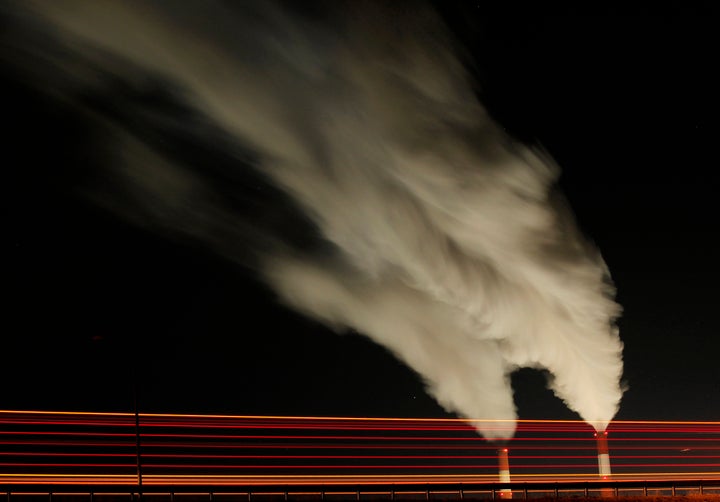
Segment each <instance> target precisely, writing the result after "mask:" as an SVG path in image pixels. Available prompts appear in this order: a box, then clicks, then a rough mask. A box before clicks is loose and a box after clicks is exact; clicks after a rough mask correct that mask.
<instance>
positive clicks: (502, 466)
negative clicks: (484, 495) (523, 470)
mask: <svg viewBox="0 0 720 502" xmlns="http://www.w3.org/2000/svg"><path fill="white" fill-rule="evenodd" d="M498 474H499V477H500V482H501V483H509V482H510V462H509V461H508V449H507V448H500V449H499V450H498ZM500 497H502V498H504V499H511V498H512V490H510V489H509V488H503V489H501V490H500Z"/></svg>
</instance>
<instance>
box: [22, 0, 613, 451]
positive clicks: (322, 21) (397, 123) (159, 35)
mask: <svg viewBox="0 0 720 502" xmlns="http://www.w3.org/2000/svg"><path fill="white" fill-rule="evenodd" d="M288 5H290V4H288ZM288 5H285V4H280V3H272V2H266V1H258V2H222V1H219V0H216V1H211V0H206V1H202V2H192V1H188V2H181V1H176V0H172V1H170V0H167V1H162V0H157V1H152V2H148V1H146V0H117V1H113V0H93V1H86V0H47V1H37V0H27V1H23V2H18V3H17V4H14V6H13V7H11V10H13V13H12V16H11V17H12V18H13V19H15V21H16V22H17V23H18V25H24V26H25V29H26V30H27V31H29V32H32V31H33V30H34V32H35V33H36V34H37V33H42V34H43V35H42V37H46V38H47V39H49V40H52V44H48V45H46V46H43V44H42V43H39V44H36V47H35V49H34V50H33V51H34V52H33V57H34V58H36V61H41V64H40V66H42V68H41V69H38V68H32V69H31V70H29V71H34V72H36V73H40V74H43V72H45V71H47V72H50V73H51V74H52V75H53V77H52V80H50V81H47V82H46V84H45V85H46V87H47V89H45V91H46V92H48V93H51V94H52V93H54V94H57V95H59V96H61V97H62V96H63V95H71V94H72V92H70V91H73V92H75V91H76V90H77V89H79V88H92V87H93V86H94V85H97V83H98V81H99V80H102V79H101V77H99V76H98V75H99V74H101V73H102V75H108V74H110V75H114V76H116V77H118V78H121V79H123V80H124V81H126V82H136V83H137V82H141V81H142V80H143V79H144V78H147V76H148V75H149V76H152V78H153V79H155V80H156V81H162V82H164V83H165V84H166V85H167V86H168V89H172V92H173V93H174V94H175V95H176V96H177V97H179V99H182V100H183V101H184V102H185V103H188V104H189V105H190V106H192V108H193V109H194V110H196V111H197V112H198V113H199V114H200V115H202V116H203V117H205V118H206V119H207V120H208V122H211V123H213V124H214V125H215V126H216V127H217V128H218V130H221V131H222V135H223V138H224V139H223V141H226V142H228V143H229V144H230V145H231V146H232V145H235V146H237V147H238V151H240V149H241V148H242V149H244V150H248V149H249V150H251V151H252V152H253V155H254V160H253V168H254V169H257V170H259V171H260V172H261V173H262V174H263V175H264V176H266V177H268V178H269V179H271V180H273V183H274V184H275V185H276V186H277V187H279V188H280V189H281V190H282V191H284V192H285V193H286V194H288V195H289V196H290V197H291V198H292V199H293V200H294V201H295V203H296V204H297V206H298V207H300V208H302V211H303V213H304V214H305V216H306V217H307V218H308V219H309V220H310V221H311V222H312V223H313V224H314V225H315V226H316V228H317V230H318V231H319V233H320V235H321V237H322V238H323V239H324V240H325V241H326V242H328V243H330V245H331V246H330V247H331V249H332V251H333V252H332V253H327V252H324V253H312V252H309V251H299V250H293V248H292V247H291V246H285V245H278V244H273V243H272V240H268V243H266V244H267V245H265V246H264V247H263V248H262V249H261V250H260V251H259V256H260V259H259V260H260V262H259V263H260V265H259V267H258V268H259V272H260V274H261V275H262V276H263V277H264V278H265V280H266V281H268V283H269V284H270V285H271V286H272V287H273V288H274V289H275V290H276V291H277V293H278V295H279V296H280V297H281V299H282V300H283V301H284V302H286V303H287V304H289V305H290V306H292V307H294V308H295V309H297V310H299V311H301V312H303V313H305V314H307V315H309V316H311V317H314V318H316V319H319V320H321V321H323V322H324V323H326V324H328V325H330V326H333V327H336V328H337V329H338V330H343V329H346V328H348V327H350V328H353V329H355V330H357V331H359V332H361V333H363V334H365V335H367V336H368V337H370V338H371V339H373V340H374V341H376V342H377V343H379V344H382V345H384V346H385V347H387V348H388V349H390V350H391V351H392V352H393V353H394V354H396V355H397V357H398V358H400V359H401V360H402V361H404V362H405V363H406V364H407V365H409V366H410V367H411V368H413V369H414V370H415V371H417V372H418V373H419V374H420V375H421V376H422V378H423V379H424V380H425V382H426V384H427V389H428V392H430V393H431V394H432V395H433V396H434V397H435V398H436V399H437V400H438V402H439V403H440V404H441V405H442V406H444V407H445V408H446V409H447V410H449V411H452V412H456V413H458V414H459V415H461V416H463V417H465V418H469V419H481V420H491V421H497V422H477V428H478V430H479V431H480V432H481V433H482V434H484V435H485V436H486V437H488V438H496V437H507V436H509V435H511V434H512V433H513V432H514V420H515V419H516V411H515V406H514V403H513V396H512V389H511V386H510V378H509V375H510V374H511V373H512V372H513V371H514V370H515V369H518V368H521V367H533V368H544V369H547V370H548V371H549V373H550V374H551V375H552V380H551V382H550V385H551V388H552V389H553V391H554V392H555V394H556V395H557V396H558V397H560V398H561V399H563V400H564V401H565V403H567V405H568V406H569V407H570V408H571V409H573V410H575V411H576V412H577V413H579V414H580V415H581V416H582V417H583V419H585V420H586V421H588V422H590V423H592V424H593V425H594V426H595V427H596V428H597V429H599V430H601V429H604V428H605V426H606V425H607V424H608V422H609V421H610V420H611V419H612V417H613V416H614V415H615V413H616V411H617V409H618V406H619V402H620V399H621V396H622V388H621V385H620V378H621V374H622V358H621V352H622V343H621V342H620V339H619V337H618V333H617V330H616V328H615V325H614V321H615V319H616V317H617V316H618V315H619V311H620V309H619V307H618V305H617V304H616V303H615V302H614V301H613V294H614V290H613V287H612V285H611V284H610V282H609V278H608V273H607V270H606V267H605V265H604V263H603V261H602V258H601V257H600V254H599V252H598V251H597V250H595V249H594V248H593V246H592V245H590V244H589V243H587V242H586V241H585V240H584V239H583V238H582V237H581V236H580V235H579V233H578V231H577V229H576V227H575V224H574V221H573V218H572V216H571V215H570V213H569V211H568V210H567V208H566V207H565V206H564V205H563V203H562V200H561V198H560V197H559V196H558V194H557V193H556V192H555V187H554V186H555V183H556V179H557V176H558V169H557V168H556V166H555V165H554V164H553V162H552V161H551V160H550V159H549V158H548V157H547V156H546V155H544V154H542V153H541V152H540V151H538V150H536V149H533V148H529V147H526V146H524V145H521V144H519V143H518V142H515V141H513V140H512V139H511V138H509V137H508V136H507V135H506V133H504V131H503V129H502V128H501V127H499V126H498V125H497V124H496V123H495V122H494V121H493V120H492V119H491V118H490V117H489V115H488V113H487V112H486V110H485V109H484V108H483V106H482V105H481V104H480V102H479V101H478V99H477V97H476V93H475V92H474V88H473V83H472V81H471V79H470V77H469V76H468V73H467V72H466V70H465V68H464V66H463V64H462V63H461V61H460V59H459V58H458V56H457V51H456V47H455V44H454V43H453V40H452V38H451V36H450V35H449V33H448V30H447V29H446V28H445V27H444V26H443V23H442V22H441V21H440V20H439V18H438V16H436V15H435V14H434V13H433V12H432V10H431V9H430V8H429V7H419V6H418V5H416V4H415V3H413V4H409V3H408V4H405V3H402V2H401V3H397V4H395V5H394V6H393V7H388V6H380V5H379V3H378V4H377V5H376V4H372V3H370V2H335V3H329V4H328V5H323V6H317V5H314V6H312V7H307V6H306V7H304V8H303V9H304V10H303V11H299V10H302V9H299V8H294V9H295V10H293V8H292V7H288ZM42 37H37V36H36V37H35V38H36V39H37V38H42ZM30 45H32V44H30V43H29V42H28V46H30ZM50 46H52V50H50V49H49V47H50ZM23 49H24V50H31V49H28V47H24V48H23ZM26 66H30V65H26ZM43 68H44V69H43ZM67 99H70V98H67ZM88 114H90V115H93V114H95V112H93V111H88ZM137 119H138V120H143V116H142V111H138V114H137ZM97 120H98V122H99V123H102V124H103V125H104V126H103V127H105V129H106V130H107V131H109V133H111V134H112V135H113V136H114V137H115V139H116V143H115V145H116V147H115V148H117V149H119V150H118V151H117V152H116V154H117V155H119V156H120V157H121V158H120V160H119V161H118V159H112V162H111V161H108V163H109V164H111V165H112V166H114V167H112V166H111V168H112V169H115V170H117V172H120V173H122V175H123V176H124V180H125V181H124V183H125V185H124V187H123V189H124V190H126V191H129V192H131V193H132V194H133V197H134V198H135V199H137V200H139V201H140V202H139V204H145V206H146V207H149V208H150V209H148V211H149V213H151V214H152V215H153V217H154V218H155V219H156V221H157V222H159V223H161V224H163V225H166V226H170V227H173V228H175V229H179V230H181V231H183V232H185V233H187V234H190V235H193V236H195V237H196V238H199V239H203V240H205V241H207V242H209V243H210V244H211V245H212V246H214V247H215V248H217V250H218V251H220V252H222V253H224V254H229V255H233V253H234V252H235V250H236V249H238V248H241V247H242V244H241V243H238V242H231V241H232V240H233V238H237V239H241V238H242V234H243V232H244V230H242V229H240V230H238V229H237V228H234V223H233V213H232V210H231V209H230V208H228V207H224V206H223V205H222V204H220V203H218V202H217V201H215V200H214V199H213V195H212V193H211V192H212V190H211V188H209V187H208V186H207V184H203V180H202V177H201V176H200V175H196V174H193V173H191V172H188V171H187V170H185V169H183V168H182V167H180V166H178V165H175V163H174V161H173V159H172V158H170V157H169V156H167V155H165V154H164V153H163V152H162V151H159V150H158V149H157V148H153V146H152V145H151V144H149V143H148V142H146V141H145V138H143V137H139V136H138V135H137V134H135V135H133V134H131V133H129V132H127V131H124V130H123V128H122V127H121V126H119V125H117V124H115V123H113V121H112V120H111V119H109V118H107V117H105V118H97ZM176 125H177V124H176ZM178 127H181V126H178ZM186 127H192V126H191V125H188V126H186ZM118 164H120V167H118ZM238 169H249V168H248V167H247V166H246V165H243V166H238ZM143 201H144V202H143ZM242 225H247V224H246V223H243V224H241V222H238V223H237V227H240V226H242ZM219 227H222V228H223V229H224V230H223V235H224V237H223V238H217V237H216V232H214V231H213V229H214V228H219ZM256 231H257V229H256ZM260 233H262V229H260ZM238 256H240V255H238ZM238 259H239V260H241V258H238Z"/></svg>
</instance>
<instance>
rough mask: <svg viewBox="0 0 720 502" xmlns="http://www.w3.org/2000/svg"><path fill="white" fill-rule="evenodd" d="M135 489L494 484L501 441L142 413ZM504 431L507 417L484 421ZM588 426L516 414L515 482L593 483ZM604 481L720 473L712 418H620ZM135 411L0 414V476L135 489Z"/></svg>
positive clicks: (431, 427)
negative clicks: (139, 473)
mask: <svg viewBox="0 0 720 502" xmlns="http://www.w3.org/2000/svg"><path fill="white" fill-rule="evenodd" d="M139 419H140V429H139V431H140V458H141V464H142V478H143V484H144V485H152V484H177V485H183V484H184V485H187V484H202V483H205V484H213V485H244V486H248V485H272V484H283V485H304V484H318V483H322V484H342V483H362V484H382V483H397V484H402V483H418V482H422V483H449V482H453V483H455V482H463V483H494V482H497V481H498V480H499V478H498V457H497V452H498V448H499V445H498V444H494V443H490V442H487V441H485V440H484V439H483V438H481V437H480V436H478V434H477V433H476V431H475V429H474V427H473V426H472V423H473V421H464V420H459V419H407V418H352V417H340V418H331V417H278V416H273V417H259V416H223V415H174V414H140V416H139ZM492 423H493V424H494V425H495V427H496V429H497V430H500V431H502V430H503V429H504V427H505V425H504V422H502V421H498V422H492ZM593 432H594V431H593V429H592V428H591V427H590V426H589V425H587V424H586V423H584V422H580V421H560V420H557V421H556V420H541V421H532V420H521V421H519V422H518V424H517V432H516V434H515V437H514V438H512V439H508V440H507V441H506V442H504V443H503V445H504V446H503V448H505V447H507V448H508V449H509V467H510V472H511V475H512V480H513V481H537V480H545V481H568V480H570V481H583V480H590V481H595V480H597V479H598V464H597V451H596V445H595V438H594V436H593ZM608 432H609V435H608V438H607V442H608V448H609V452H610V459H611V464H612V479H615V480H657V479H668V478H673V479H687V478H696V479H699V478H703V479H708V480H710V479H715V480H720V422H652V421H618V422H613V423H611V424H610V427H609V428H608ZM136 460H137V445H136V429H135V416H134V415H133V414H132V413H90V412H45V411H0V483H2V484H23V483H25V484H27V483H34V484H83V483H86V484H100V483H102V484H128V483H129V484H132V483H135V482H136V481H137V465H136Z"/></svg>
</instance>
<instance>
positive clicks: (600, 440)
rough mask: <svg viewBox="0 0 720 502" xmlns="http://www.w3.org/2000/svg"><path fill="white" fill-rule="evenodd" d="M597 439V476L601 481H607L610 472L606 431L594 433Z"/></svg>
mask: <svg viewBox="0 0 720 502" xmlns="http://www.w3.org/2000/svg"><path fill="white" fill-rule="evenodd" d="M595 438H596V439H597V451H598V474H599V476H600V477H601V478H602V479H609V478H610V475H611V472H610V453H609V451H608V443H607V431H601V432H596V433H595Z"/></svg>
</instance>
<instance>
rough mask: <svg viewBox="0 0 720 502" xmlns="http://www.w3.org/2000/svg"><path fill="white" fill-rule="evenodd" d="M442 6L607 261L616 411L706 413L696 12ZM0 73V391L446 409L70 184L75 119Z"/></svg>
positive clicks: (116, 402) (705, 106) (709, 398)
mask: <svg viewBox="0 0 720 502" xmlns="http://www.w3.org/2000/svg"><path fill="white" fill-rule="evenodd" d="M445 14H446V15H447V16H448V17H449V21H450V23H451V24H452V26H453V28H454V29H455V30H456V31H457V33H458V35H459V36H460V38H461V39H462V40H464V41H465V43H466V44H468V45H469V48H470V50H471V53H472V55H473V57H474V59H475V63H476V67H475V72H476V73H477V77H478V79H479V81H480V84H481V87H482V89H483V90H482V94H483V98H484V101H485V103H486V105H487V107H488V108H489V109H490V110H491V112H492V113H493V114H494V115H495V116H496V118H497V119H498V120H499V121H500V122H501V123H503V125H504V126H505V127H506V128H507V130H508V131H511V132H512V133H513V134H515V135H516V136H518V137H520V138H522V139H524V140H527V141H535V142H539V143H540V144H542V145H544V146H545V148H547V149H548V150H549V152H550V153H551V154H552V155H553V157H554V158H555V159H556V160H557V161H558V163H559V164H560V166H561V168H562V170H563V174H562V177H561V186H562V188H563V190H564V191H565V194H566V196H567V198H568V199H569V202H570V204H571V206H572V207H573V209H574V211H575V213H576V216H577V219H578V222H579V224H580V226H581V227H582V228H583V229H584V231H585V232H586V234H587V235H589V236H590V238H591V239H592V240H593V241H595V243H596V244H597V245H598V247H599V248H600V249H601V251H602V253H603V256H604V258H605V260H606V261H607V263H608V265H609V268H610V271H611V273H612V275H613V279H614V281H615V284H616V286H617V289H618V296H617V298H618V301H619V303H620V304H621V305H622V306H623V308H624V314H623V316H622V318H621V319H620V321H619V326H620V335H621V338H622V339H623V341H624V343H625V351H624V360H625V374H624V378H625V380H626V381H627V383H628V385H629V390H628V392H627V393H626V395H625V398H624V400H623V403H622V404H621V407H620V412H619V413H618V415H617V417H616V418H618V419H682V420H718V419H720V372H719V371H718V369H717V363H716V361H717V357H718V353H720V341H719V340H718V335H717V333H718V332H720V322H718V315H717V302H718V291H717V287H716V285H717V284H720V270H719V267H718V258H717V257H718V256H719V255H720V253H719V252H720V249H718V240H717V238H716V235H715V234H716V231H717V223H716V221H715V217H716V207H715V206H716V200H717V188H718V181H719V179H718V172H717V166H716V164H717V160H716V159H717V157H716V152H715V149H714V148H711V144H710V141H711V139H710V138H711V129H712V131H713V132H712V135H713V136H714V137H715V133H716V128H715V121H714V120H713V121H712V122H711V117H710V102H711V98H714V94H715V89H716V86H715V85H714V84H712V80H711V74H712V73H714V66H716V63H715V61H716V59H717V53H716V50H715V49H714V44H713V43H712V40H713V39H714V35H713V34H714V32H715V31H716V28H717V27H716V23H715V22H714V20H712V19H708V18H707V17H704V16H698V17H690V16H681V17H667V18H648V17H647V16H638V17H629V18H620V17H616V16H607V17H570V18H566V17H539V16H533V17H532V18H530V17H527V18H510V17H502V18H497V17H484V15H483V12H482V10H481V9H474V8H473V7H472V6H471V5H470V4H465V5H464V6H463V7H462V8H458V9H457V10H454V9H451V8H446V12H445ZM0 77H1V78H2V87H3V89H4V92H3V96H4V103H3V115H4V118H5V120H4V122H5V124H6V126H8V125H9V126H10V127H9V130H7V132H6V133H5V135H4V137H3V140H2V141H3V144H4V145H3V150H4V153H5V158H6V159H14V160H13V161H12V162H9V163H8V162H6V163H4V173H5V175H6V180H5V182H4V183H3V191H4V194H3V195H4V197H3V198H4V200H5V201H6V204H8V212H7V213H6V214H9V220H8V223H9V225H8V226H7V227H6V231H5V235H6V239H7V240H6V244H5V250H6V258H5V260H4V269H5V270H4V273H3V277H4V280H3V284H4V288H3V289H4V290H5V295H4V296H5V301H4V309H3V310H4V311H5V312H6V313H5V314H4V315H3V318H4V319H3V324H4V328H3V330H2V331H3V341H4V344H3V350H2V358H3V364H1V365H0V379H1V380H2V381H3V382H4V385H3V390H2V394H0V395H1V396H2V397H1V398H0V408H3V409H74V410H98V411H114V410H118V411H120V410H130V409H132V392H133V390H132V389H133V381H134V380H136V381H137V382H138V384H137V385H138V395H139V403H140V408H141V411H155V412H214V413H238V414H296V415H329V416H344V415H359V416H407V417H441V416H446V415H445V413H444V412H443V410H442V409H441V408H440V407H439V406H438V405H437V404H435V402H434V401H433V400H432V398H430V397H429V396H427V395H426V394H425V393H424V391H423V385H422V383H421V382H420V380H419V379H418V377H417V376H416V375H415V374H414V373H413V372H412V371H411V370H409V369H407V368H406V367H404V366H403V365H402V364H401V363H399V362H397V361H396V360H395V358H394V357H393V356H392V355H390V354H389V353H388V352H387V351H386V350H385V349H383V348H381V347H379V346H377V345H374V344H373V343H371V342H370V341H369V340H366V339H365V338H364V337H362V336H359V335H357V334H353V333H350V334H345V335H342V336H338V335H337V334H335V333H333V332H331V331H329V330H327V329H326V328H324V327H322V326H320V325H319V324H317V323H315V322H313V321H310V320H307V319H304V318H302V317H301V316H299V315H297V314H295V313H293V312H290V311H288V310H287V309H285V308H283V307H281V306H279V305H278V304H277V303H276V302H275V300H274V296H273V294H272V293H271V292H269V291H268V290H267V289H266V288H264V287H263V286H262V285H260V284H259V283H258V282H256V281H255V280H254V279H253V278H252V274H251V273H249V272H248V271H247V270H243V269H241V268H239V267H238V266H237V265H235V264H233V263H231V262H229V261H225V260H223V259H220V258H218V257H217V256H215V255H213V254H212V253H210V252H209V251H207V250H206V249H204V248H203V247H202V246H200V245H197V244H195V243H192V242H186V241H182V240H180V241H178V240H176V239H171V238H167V237H164V236H161V235H158V234H155V233H153V232H151V231H149V230H146V229H141V228H137V227H135V226H133V225H131V224H129V223H126V222H125V221H123V220H121V219H119V218H117V217H116V216H115V215H113V214H111V213H109V212H106V211H103V210H101V209H99V208H97V207H95V206H94V205H93V204H92V203H90V202H88V201H87V200H85V199H84V198H82V197H80V196H79V195H78V189H77V186H78V184H81V183H82V180H83V179H84V176H85V175H86V174H87V170H89V169H92V168H93V162H94V161H95V160H94V159H96V158H97V156H96V152H93V151H92V147H91V146H89V145H91V144H92V142H91V141H90V139H89V138H92V134H93V132H92V130H89V129H88V126H87V125H86V124H85V123H84V122H83V120H82V119H81V118H80V117H78V116H77V115H75V114H73V113H72V111H71V110H68V109H67V108H66V107H64V106H63V105H62V104H61V103H57V102H52V101H50V100H48V99H47V98H43V97H41V96H40V95H38V94H37V93H35V92H34V91H33V90H32V87H30V86H27V85H25V83H24V82H23V81H22V80H21V79H18V78H17V76H16V75H15V73H14V72H13V71H12V69H10V68H6V67H5V66H3V69H2V70H1V71H0ZM711 150H712V151H711ZM200 153H202V152H200ZM220 160H221V159H220ZM220 160H219V161H220ZM7 177H9V180H8V178H7ZM134 374H135V375H136V376H134ZM513 380H514V383H515V390H516V402H517V405H518V409H519V414H520V418H525V419H532V418H577V416H576V415H575V414H574V413H572V412H570V411H568V410H567V409H566V408H565V406H564V405H563V403H562V402H560V401H559V400H558V399H557V398H555V397H554V396H553V395H552V393H551V392H550V391H549V390H547V389H546V388H545V380H544V376H543V375H542V374H540V373H539V372H537V371H532V370H523V371H521V372H519V373H518V374H516V375H515V376H514V377H513Z"/></svg>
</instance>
